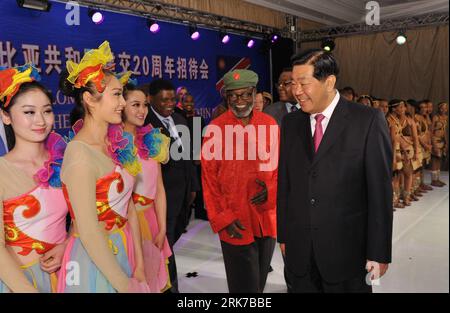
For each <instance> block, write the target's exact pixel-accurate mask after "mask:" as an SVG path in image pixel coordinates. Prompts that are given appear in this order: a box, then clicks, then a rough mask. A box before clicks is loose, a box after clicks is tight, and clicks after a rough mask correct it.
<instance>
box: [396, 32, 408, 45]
mask: <svg viewBox="0 0 450 313" xmlns="http://www.w3.org/2000/svg"><path fill="white" fill-rule="evenodd" d="M395 41H396V42H397V44H398V45H403V44H404V43H406V35H405V33H403V32H400V33H398V35H397V38H395Z"/></svg>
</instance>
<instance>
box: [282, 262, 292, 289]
mask: <svg viewBox="0 0 450 313" xmlns="http://www.w3.org/2000/svg"><path fill="white" fill-rule="evenodd" d="M281 256H282V257H283V263H284V268H283V274H284V281H285V282H286V287H287V292H288V293H293V291H292V284H291V281H290V280H289V274H288V270H287V268H286V257H285V256H284V255H283V254H281Z"/></svg>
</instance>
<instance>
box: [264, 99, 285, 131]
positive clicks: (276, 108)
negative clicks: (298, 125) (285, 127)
mask: <svg viewBox="0 0 450 313" xmlns="http://www.w3.org/2000/svg"><path fill="white" fill-rule="evenodd" d="M263 112H264V113H266V114H269V115H270V116H272V117H273V118H274V119H275V120H276V121H277V123H278V126H281V121H282V120H283V117H284V116H285V115H286V114H288V113H289V112H288V110H287V109H286V103H285V102H281V101H278V102H275V103H272V104H271V105H268V106H267V107H266V108H265V109H264V111H263Z"/></svg>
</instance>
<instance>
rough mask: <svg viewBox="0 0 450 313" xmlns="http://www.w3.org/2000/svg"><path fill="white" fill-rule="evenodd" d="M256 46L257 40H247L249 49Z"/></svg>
mask: <svg viewBox="0 0 450 313" xmlns="http://www.w3.org/2000/svg"><path fill="white" fill-rule="evenodd" d="M254 45H255V40H253V39H251V38H249V39H247V48H250V49H251V48H253V46H254Z"/></svg>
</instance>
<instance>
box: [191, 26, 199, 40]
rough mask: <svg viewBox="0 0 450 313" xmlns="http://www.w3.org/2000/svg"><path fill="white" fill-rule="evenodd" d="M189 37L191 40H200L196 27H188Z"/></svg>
mask: <svg viewBox="0 0 450 313" xmlns="http://www.w3.org/2000/svg"><path fill="white" fill-rule="evenodd" d="M189 36H191V39H192V40H197V39H199V38H200V32H199V31H198V30H197V26H189Z"/></svg>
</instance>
